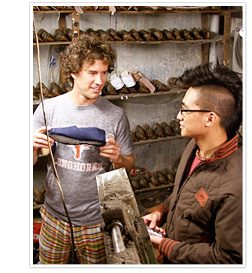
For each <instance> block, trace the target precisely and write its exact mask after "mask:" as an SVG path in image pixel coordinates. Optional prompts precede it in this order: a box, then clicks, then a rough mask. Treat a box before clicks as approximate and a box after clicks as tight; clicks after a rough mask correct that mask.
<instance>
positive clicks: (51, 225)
mask: <svg viewBox="0 0 252 273" xmlns="http://www.w3.org/2000/svg"><path fill="white" fill-rule="evenodd" d="M40 213H41V217H42V226H41V231H40V237H39V260H40V263H41V264H67V263H69V259H70V255H71V232H70V227H69V224H68V223H67V222H64V221H60V220H58V219H56V218H54V217H53V216H52V215H51V214H50V213H48V212H47V211H46V209H45V208H44V207H42V208H41V209H40ZM73 233H74V243H75V247H76V254H77V258H78V262H79V263H80V264H105V263H106V253H105V246H104V240H103V234H102V232H101V226H100V224H96V225H92V226H73Z"/></svg>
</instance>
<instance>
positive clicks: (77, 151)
mask: <svg viewBox="0 0 252 273" xmlns="http://www.w3.org/2000/svg"><path fill="white" fill-rule="evenodd" d="M71 146H72V149H73V151H74V159H75V160H81V155H82V153H83V151H86V150H89V149H90V145H88V144H77V145H71Z"/></svg>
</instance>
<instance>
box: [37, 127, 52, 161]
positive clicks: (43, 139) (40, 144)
mask: <svg viewBox="0 0 252 273" xmlns="http://www.w3.org/2000/svg"><path fill="white" fill-rule="evenodd" d="M47 128H48V127H47ZM48 130H49V128H48ZM49 142H50V145H51V146H52V145H53V144H54V140H53V139H52V138H50V137H49ZM42 148H48V141H47V135H46V127H45V126H42V127H40V128H39V129H38V130H36V131H35V132H34V134H33V164H36V162H37V160H38V153H39V151H40V150H41V149H42Z"/></svg>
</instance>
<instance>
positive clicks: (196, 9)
mask: <svg viewBox="0 0 252 273" xmlns="http://www.w3.org/2000/svg"><path fill="white" fill-rule="evenodd" d="M53 7H54V8H55V9H52V10H44V11H43V10H34V9H33V12H34V13H45V14H46V13H67V14H69V13H77V11H76V10H75V9H74V8H72V9H66V10H62V9H59V10H57V8H56V7H57V6H53ZM115 7H116V6H115ZM166 9H167V10H154V9H153V10H141V11H135V10H117V11H116V12H114V14H115V15H116V14H132V15H141V14H143V15H146V14H157V15H158V14H164V13H168V14H169V13H211V14H222V13H223V12H231V13H236V12H240V9H237V8H233V9H219V8H214V9H213V8H211V7H210V6H206V7H204V6H202V7H198V6H195V7H193V6H191V7H183V6H181V7H178V6H177V7H172V6H171V7H169V6H167V7H166ZM86 13H108V14H111V15H112V12H111V11H110V10H84V11H83V13H81V14H86Z"/></svg>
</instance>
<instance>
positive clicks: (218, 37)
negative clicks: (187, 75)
mask: <svg viewBox="0 0 252 273" xmlns="http://www.w3.org/2000/svg"><path fill="white" fill-rule="evenodd" d="M222 40H223V35H217V34H214V35H213V38H211V39H200V40H184V41H175V40H164V41H104V42H106V43H108V44H114V45H127V44H135V45H162V44H207V43H216V42H220V41H222ZM70 43H71V41H67V42H59V41H55V42H39V45H40V46H50V45H68V44H70ZM33 45H34V46H35V45H36V43H33Z"/></svg>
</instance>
